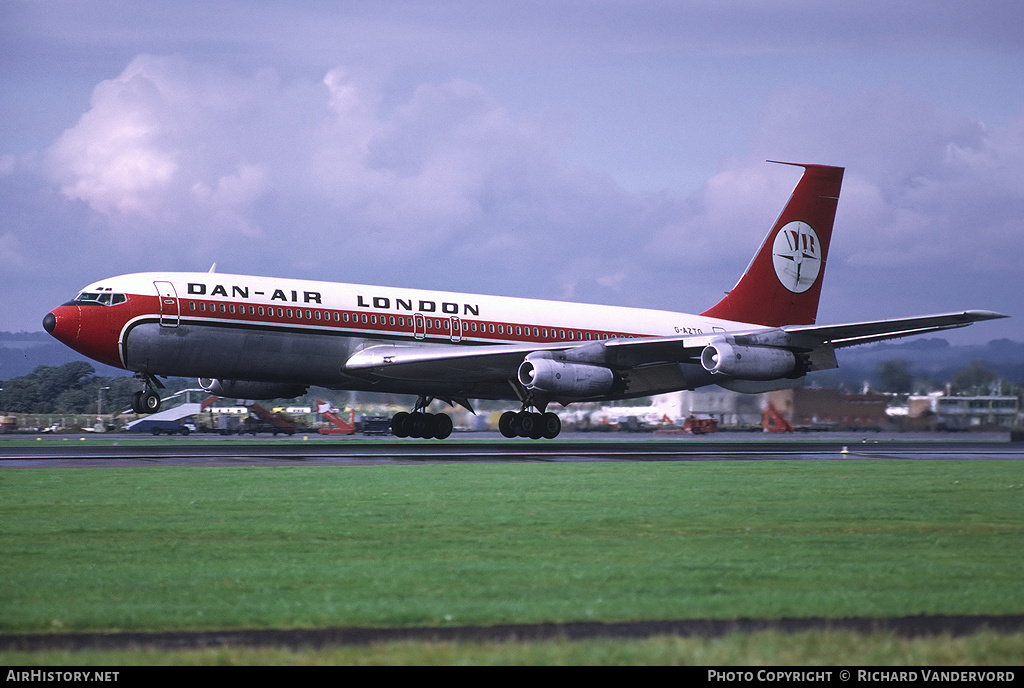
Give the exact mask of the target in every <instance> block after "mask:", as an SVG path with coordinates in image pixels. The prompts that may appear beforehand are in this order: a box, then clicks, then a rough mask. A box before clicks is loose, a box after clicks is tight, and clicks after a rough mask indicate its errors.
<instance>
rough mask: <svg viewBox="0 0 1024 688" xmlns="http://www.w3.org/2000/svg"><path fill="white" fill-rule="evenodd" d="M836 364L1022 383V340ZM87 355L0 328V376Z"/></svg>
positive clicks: (895, 347)
mask: <svg viewBox="0 0 1024 688" xmlns="http://www.w3.org/2000/svg"><path fill="white" fill-rule="evenodd" d="M836 355H837V356H838V358H839V369H838V370H829V371H822V372H820V373H814V374H813V375H812V378H811V379H812V380H813V381H814V382H815V383H816V384H818V385H821V386H829V387H830V386H837V385H844V386H846V387H848V388H851V389H857V388H860V387H861V386H862V385H863V384H864V382H865V381H869V382H871V383H872V384H877V381H876V380H875V379H874V376H875V372H876V371H877V370H878V366H879V364H881V363H882V362H883V361H892V360H899V359H902V360H905V361H909V362H910V363H911V369H912V370H913V372H914V373H915V375H916V376H917V377H922V378H928V379H930V380H932V381H934V382H935V383H936V384H942V383H944V382H945V381H946V380H949V379H950V378H951V377H952V376H953V374H954V373H956V372H957V371H959V370H961V369H963V368H965V367H966V366H968V365H969V364H970V363H972V362H973V361H985V363H987V364H988V365H989V367H990V368H991V369H992V370H993V371H994V372H995V373H997V374H998V375H1000V376H1001V377H1002V378H1003V380H1005V381H1007V382H1010V383H1024V342H1015V341H1013V340H1010V339H993V340H992V341H990V342H989V343H988V344H975V345H969V346H951V345H950V343H949V342H948V341H946V340H945V339H942V338H938V337H936V338H924V339H912V340H910V341H903V342H895V343H890V342H883V343H880V344H872V345H867V346H854V347H850V348H848V349H840V350H839V351H838V352H837V353H836ZM81 360H85V357H84V356H82V355H81V354H79V353H76V352H74V351H72V350H71V349H69V348H68V347H66V346H64V345H63V344H61V343H59V342H57V341H55V340H54V339H53V338H52V337H51V336H50V335H48V334H46V333H45V332H0V380H9V379H11V378H14V377H20V376H22V375H26V374H28V373H30V372H32V369H33V368H35V367H36V366H39V365H52V366H58V365H63V364H65V363H69V362H71V361H81ZM90 363H92V364H93V367H94V368H96V374H97V375H101V376H104V377H112V376H116V375H130V373H128V372H126V371H124V370H121V369H120V368H112V367H110V366H106V365H103V364H101V363H96V362H94V361H90Z"/></svg>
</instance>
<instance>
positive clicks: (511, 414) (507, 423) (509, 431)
mask: <svg viewBox="0 0 1024 688" xmlns="http://www.w3.org/2000/svg"><path fill="white" fill-rule="evenodd" d="M515 422H516V413H515V411H505V413H503V414H501V416H500V417H499V418H498V432H500V433H501V435H502V437H507V438H509V439H512V438H513V437H515V436H516V435H517V434H519V433H517V432H516V430H515Z"/></svg>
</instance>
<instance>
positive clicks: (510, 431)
mask: <svg viewBox="0 0 1024 688" xmlns="http://www.w3.org/2000/svg"><path fill="white" fill-rule="evenodd" d="M498 431H499V432H500V433H501V434H502V435H503V436H505V437H508V438H512V437H529V438H530V439H532V440H539V439H540V438H541V437H543V438H545V439H549V440H553V439H555V438H556V437H558V433H560V432H561V431H562V421H561V420H559V419H558V416H556V415H555V414H553V413H551V412H550V411H548V412H547V413H536V412H532V411H527V410H525V409H524V410H522V411H520V412H519V413H516V412H515V411H505V413H503V414H501V416H500V417H499V418H498Z"/></svg>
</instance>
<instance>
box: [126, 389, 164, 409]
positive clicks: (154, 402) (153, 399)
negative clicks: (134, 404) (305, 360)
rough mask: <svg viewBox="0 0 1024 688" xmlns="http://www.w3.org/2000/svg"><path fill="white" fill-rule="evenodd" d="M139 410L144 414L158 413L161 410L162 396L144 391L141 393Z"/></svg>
mask: <svg viewBox="0 0 1024 688" xmlns="http://www.w3.org/2000/svg"><path fill="white" fill-rule="evenodd" d="M133 401H134V399H133ZM139 409H140V411H141V412H142V413H156V412H157V411H159V410H160V395H159V394H156V393H154V392H149V391H145V390H143V391H142V392H140V393H139Z"/></svg>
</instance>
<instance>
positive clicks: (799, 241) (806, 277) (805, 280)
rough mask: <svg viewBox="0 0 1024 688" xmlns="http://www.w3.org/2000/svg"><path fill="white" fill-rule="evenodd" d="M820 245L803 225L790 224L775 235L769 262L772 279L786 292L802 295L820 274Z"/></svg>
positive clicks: (812, 230)
mask: <svg viewBox="0 0 1024 688" xmlns="http://www.w3.org/2000/svg"><path fill="white" fill-rule="evenodd" d="M820 247H821V242H819V241H818V235H817V234H816V233H815V231H814V228H813V227H811V226H810V225H809V224H807V223H806V222H799V221H797V222H790V223H789V224H787V225H786V226H785V227H783V228H782V229H780V230H779V233H778V234H776V235H775V243H774V244H773V245H772V262H773V264H774V266H775V275H776V276H777V277H778V278H779V282H781V283H782V286H784V287H785V288H786V289H788V290H790V291H791V292H793V293H794V294H802V293H803V292H805V291H807V290H808V289H810V288H811V287H812V286H813V285H814V282H815V281H816V280H817V279H818V274H819V273H820V272H821V248H820Z"/></svg>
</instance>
